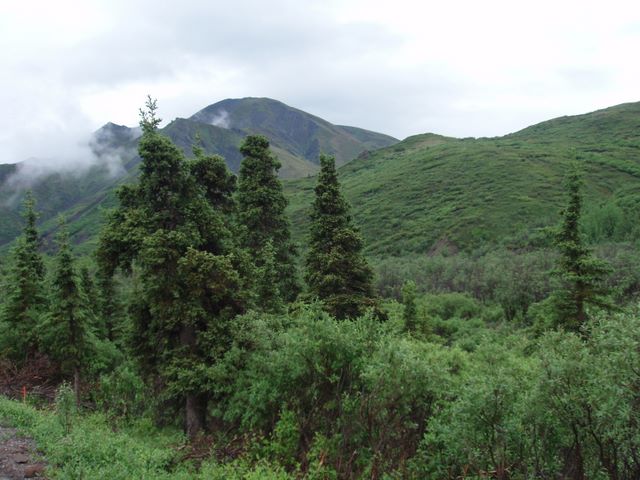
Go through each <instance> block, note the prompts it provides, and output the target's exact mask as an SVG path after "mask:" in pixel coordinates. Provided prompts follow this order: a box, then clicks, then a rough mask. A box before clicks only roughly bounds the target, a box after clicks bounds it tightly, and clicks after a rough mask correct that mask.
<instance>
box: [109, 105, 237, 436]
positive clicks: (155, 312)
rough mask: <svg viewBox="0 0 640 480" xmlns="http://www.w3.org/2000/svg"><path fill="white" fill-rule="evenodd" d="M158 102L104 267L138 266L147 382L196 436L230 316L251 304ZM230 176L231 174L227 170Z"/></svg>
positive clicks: (138, 333)
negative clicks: (166, 130) (163, 129)
mask: <svg viewBox="0 0 640 480" xmlns="http://www.w3.org/2000/svg"><path fill="white" fill-rule="evenodd" d="M155 111H156V104H155V101H152V100H151V99H149V101H148V102H147V110H146V111H143V112H142V121H141V126H142V130H143V135H142V138H141V140H140V143H139V154H140V156H141V158H142V163H141V166H140V172H141V174H140V180H139V183H138V184H137V185H133V186H127V187H124V188H122V189H121V190H120V191H119V192H118V197H119V200H120V207H119V208H118V209H117V210H116V211H115V212H114V213H113V214H112V216H111V217H110V220H109V224H108V225H107V228H106V229H105V230H104V231H103V234H102V237H101V242H100V248H99V258H100V263H101V265H102V268H103V269H104V271H105V272H113V271H114V270H115V269H116V268H117V267H121V268H122V269H123V271H125V272H128V271H131V267H132V262H134V261H135V265H136V267H137V268H138V269H139V283H140V285H139V287H138V291H137V292H136V295H135V298H134V301H135V303H134V305H132V308H131V312H132V317H133V342H134V345H133V346H134V350H135V352H136V353H137V356H138V359H139V360H140V365H141V367H142V368H143V371H144V373H145V375H146V378H147V380H148V382H149V383H150V384H152V385H155V386H156V387H158V386H159V387H158V388H159V391H158V393H159V394H160V395H161V397H162V398H164V399H165V400H167V401H174V402H177V403H178V404H179V405H181V408H182V411H183V412H184V418H185V430H186V432H187V434H188V435H189V437H190V438H193V437H194V436H196V435H197V434H198V433H199V432H200V431H201V430H202V429H203V428H204V425H205V413H206V410H207V404H208V401H209V399H210V392H209V390H208V388H207V384H208V379H207V371H208V369H209V367H210V366H211V365H212V364H214V363H215V362H216V361H217V360H218V359H219V358H220V357H221V355H222V354H223V353H224V351H225V349H226V348H227V345H228V344H229V342H230V341H229V322H230V320H231V319H232V318H233V316H234V315H235V314H237V313H238V312H241V311H242V310H243V308H244V296H243V295H244V284H243V277H242V276H241V274H240V273H239V269H240V267H241V266H240V265H238V259H239V256H238V255H237V251H236V249H235V244H234V242H233V238H232V236H231V235H230V232H229V230H228V229H227V228H226V222H225V220H224V218H223V211H224V208H223V207H222V205H220V204H219V203H217V202H215V201H212V198H213V197H212V196H211V195H210V192H219V191H223V192H224V191H225V188H226V186H225V185H215V184H214V183H213V182H212V181H207V182H205V183H206V187H207V188H202V186H201V185H198V183H197V182H196V180H195V178H194V175H193V174H192V173H191V171H190V167H189V164H188V163H187V161H186V160H185V158H184V156H183V154H182V152H181V151H180V150H179V149H178V148H177V147H176V146H175V145H173V144H172V143H171V141H170V140H169V139H168V138H167V137H164V136H162V135H160V133H159V132H158V130H157V126H158V124H159V119H158V118H157V117H156V115H155ZM222 177H224V178H228V175H226V174H225V175H222Z"/></svg>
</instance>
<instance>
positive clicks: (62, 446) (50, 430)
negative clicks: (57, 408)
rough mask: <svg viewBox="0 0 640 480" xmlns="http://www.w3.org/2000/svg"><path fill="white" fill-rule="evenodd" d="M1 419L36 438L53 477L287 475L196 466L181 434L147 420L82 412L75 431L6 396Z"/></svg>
mask: <svg viewBox="0 0 640 480" xmlns="http://www.w3.org/2000/svg"><path fill="white" fill-rule="evenodd" d="M0 421H2V422H4V423H7V424H10V425H12V426H15V427H17V428H18V429H19V430H20V431H21V432H23V433H24V434H26V435H29V436H30V437H32V438H33V439H34V440H35V441H36V444H37V446H38V448H39V450H40V451H41V452H42V453H43V454H44V457H45V459H46V461H47V462H48V464H49V468H48V470H47V476H48V478H51V479H84V478H108V479H110V480H118V479H122V480H128V479H131V478H140V479H145V480H155V479H167V480H168V479H172V480H173V479H175V480H187V479H194V480H197V479H212V480H216V479H219V480H223V479H228V480H234V479H238V480H239V479H244V480H257V479H267V480H268V479H272V480H284V479H288V478H290V477H289V476H288V475H287V474H286V473H285V472H284V471H283V470H282V469H280V468H279V467H272V466H270V465H268V464H266V463H257V464H255V465H251V464H250V462H248V461H246V460H237V461H234V462H230V463H228V464H220V463H217V462H216V461H215V460H213V459H210V460H207V461H205V462H204V463H203V464H202V465H201V468H199V469H196V467H195V465H194V464H193V463H191V462H189V461H183V457H184V449H183V448H180V447H182V446H184V445H185V441H184V438H183V436H182V435H181V434H179V433H177V432H174V431H159V430H157V429H155V428H153V427H152V426H151V425H150V424H149V423H148V422H146V421H145V420H144V419H143V420H142V421H139V422H138V424H137V425H134V426H129V427H126V428H121V429H114V428H113V426H111V425H109V423H108V422H107V421H106V419H105V417H104V416H103V415H101V414H96V413H92V414H86V415H81V416H76V417H75V418H74V420H73V426H72V429H71V431H70V432H69V433H65V430H64V428H63V426H62V423H61V422H60V421H59V420H58V417H57V415H56V413H55V412H54V411H53V410H37V409H36V408H34V407H32V406H30V405H27V404H22V403H19V402H16V401H12V400H8V399H6V398H2V397H0Z"/></svg>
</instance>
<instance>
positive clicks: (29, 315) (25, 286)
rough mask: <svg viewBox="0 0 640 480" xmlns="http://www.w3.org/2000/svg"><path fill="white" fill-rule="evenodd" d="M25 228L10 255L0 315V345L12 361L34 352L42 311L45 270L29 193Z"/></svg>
mask: <svg viewBox="0 0 640 480" xmlns="http://www.w3.org/2000/svg"><path fill="white" fill-rule="evenodd" d="M22 216H23V218H24V220H25V227H24V229H23V232H22V235H21V236H20V237H19V238H18V240H17V242H16V245H15V247H14V249H13V251H12V255H11V257H12V265H11V269H10V272H9V276H8V277H9V278H8V280H9V282H8V292H7V297H6V301H5V305H4V309H3V311H2V318H1V320H2V325H3V329H4V330H5V331H4V332H2V336H3V343H4V344H5V345H6V348H8V349H10V351H9V352H8V353H10V354H12V356H13V357H14V358H22V359H25V360H26V359H27V358H28V356H29V355H31V354H33V353H34V352H35V351H36V350H37V336H36V330H37V325H38V322H39V321H40V316H41V315H42V314H43V313H44V311H45V308H46V295H45V291H44V290H45V288H44V286H43V280H44V276H45V267H44V262H43V260H42V256H41V255H40V253H39V252H38V247H39V242H40V239H39V235H38V230H37V228H36V220H37V218H38V214H37V212H36V209H35V200H34V198H33V195H32V194H31V192H27V195H26V197H25V200H24V209H23V212H22Z"/></svg>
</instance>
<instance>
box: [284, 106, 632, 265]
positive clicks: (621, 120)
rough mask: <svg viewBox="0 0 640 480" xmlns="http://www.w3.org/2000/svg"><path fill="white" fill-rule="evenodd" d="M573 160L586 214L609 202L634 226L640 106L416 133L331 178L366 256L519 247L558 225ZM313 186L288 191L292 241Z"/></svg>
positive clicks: (303, 223)
mask: <svg viewBox="0 0 640 480" xmlns="http://www.w3.org/2000/svg"><path fill="white" fill-rule="evenodd" d="M576 158H577V159H578V161H579V162H581V163H582V164H583V165H584V170H585V182H586V188H585V208H586V210H587V213H588V212H589V211H593V210H596V209H597V208H598V207H599V206H600V205H601V204H603V203H610V204H612V205H615V207H616V209H617V210H616V211H620V212H622V214H623V215H624V216H625V218H626V219H627V223H628V224H631V225H634V224H637V223H638V219H640V103H630V104H624V105H619V106H616V107H611V108H607V109H604V110H599V111H596V112H592V113H589V114H585V115H577V116H571V117H562V118H557V119H554V120H550V121H547V122H543V123H540V124H537V125H534V126H531V127H528V128H525V129H524V130H521V131H519V132H516V133H514V134H510V135H506V136H503V137H497V138H480V139H454V138H447V137H441V136H437V135H433V134H425V135H417V136H414V137H410V138H407V139H405V140H404V141H402V142H400V143H398V144H395V145H393V146H391V147H387V148H383V149H380V150H377V151H375V152H373V153H371V154H369V155H366V158H359V159H356V160H354V161H353V162H350V163H348V164H347V165H345V166H343V167H342V168H341V169H339V175H340V181H341V182H342V185H343V190H344V193H345V196H346V197H347V199H348V200H349V201H350V203H351V205H352V214H353V217H354V219H355V220H356V223H357V224H358V225H359V226H360V227H361V230H362V234H363V236H364V238H365V244H366V246H367V252H368V253H369V254H370V255H376V256H378V255H379V256H388V255H403V254H405V253H415V252H421V253H428V252H435V251H443V250H445V251H457V250H461V249H462V250H471V249H475V248H478V247H482V246H487V245H491V244H497V243H502V244H507V245H508V246H511V247H512V248H522V247H526V246H527V245H528V244H531V243H533V242H539V241H543V239H542V238H541V237H543V236H544V235H543V232H541V231H540V230H539V229H540V228H543V227H548V226H550V225H554V224H555V223H556V222H557V221H558V219H559V212H560V210H561V208H562V206H563V205H564V203H565V197H564V190H563V187H562V180H563V175H564V173H565V171H566V169H567V166H568V164H569V163H570V162H571V161H573V160H574V159H576ZM314 182H315V179H300V180H294V181H292V182H288V183H287V184H286V191H287V193H288V195H289V198H290V207H289V213H290V215H291V218H292V222H293V228H294V231H293V235H294V238H296V239H297V240H298V241H299V242H301V243H302V244H303V245H304V239H305V235H306V229H307V225H308V223H307V222H308V213H309V208H310V203H311V198H312V195H313V186H314ZM638 233H640V230H639V231H638Z"/></svg>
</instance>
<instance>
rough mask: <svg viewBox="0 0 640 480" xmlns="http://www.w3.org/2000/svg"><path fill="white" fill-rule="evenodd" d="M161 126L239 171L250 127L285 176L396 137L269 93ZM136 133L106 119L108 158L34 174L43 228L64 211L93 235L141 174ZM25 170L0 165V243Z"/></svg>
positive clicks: (97, 140)
mask: <svg viewBox="0 0 640 480" xmlns="http://www.w3.org/2000/svg"><path fill="white" fill-rule="evenodd" d="M221 112H224V113H221ZM220 115H222V116H223V117H224V121H223V122H221V121H219V120H220V118H218V117H219V116H220ZM216 118H217V119H218V120H216ZM214 120H216V121H214ZM214 123H216V124H214ZM162 132H163V133H164V134H165V135H167V136H168V137H169V138H171V140H172V141H173V142H174V143H175V144H176V145H177V146H178V147H180V148H181V149H182V150H183V151H184V152H185V154H186V155H187V156H188V157H189V156H191V155H192V153H191V150H192V146H193V145H194V144H195V143H196V142H197V139H198V138H199V139H200V140H199V141H200V142H201V144H202V146H203V148H204V150H205V151H206V152H208V153H217V154H220V155H222V156H223V157H224V158H225V159H226V161H227V164H228V166H229V168H230V169H231V170H232V171H234V172H237V171H238V170H239V168H240V161H241V160H242V156H241V154H240V152H239V150H238V147H239V145H240V143H241V142H242V140H243V139H244V137H245V136H247V135H248V134H250V133H261V134H264V135H267V136H268V137H269V138H270V139H271V142H272V148H273V150H274V152H275V153H276V155H277V156H278V158H279V160H280V162H281V164H282V168H281V169H280V174H281V176H282V177H283V178H297V177H306V176H309V175H311V174H313V173H314V172H315V171H317V156H318V153H319V152H320V150H323V151H327V152H331V153H334V154H335V155H337V156H339V158H340V159H341V161H342V163H345V162H347V161H349V160H351V159H353V158H355V157H357V156H358V155H359V154H360V153H362V152H364V151H368V150H371V149H372V148H375V147H376V146H378V145H380V146H387V145H391V144H393V143H396V142H397V141H398V140H396V139H394V138H393V137H389V136H387V135H382V134H378V133H375V132H370V131H368V130H362V129H359V128H355V127H338V126H335V125H332V124H331V123H329V122H327V121H325V120H322V119H321V118H318V117H315V116H313V115H310V114H308V113H305V112H303V111H301V110H297V109H294V108H291V107H289V106H287V105H285V104H283V103H281V102H278V101H275V100H271V99H266V98H246V99H238V100H224V101H222V102H218V103H216V104H213V105H210V106H209V107H207V108H205V109H203V110H201V111H200V112H198V113H196V114H195V115H193V116H192V117H191V118H189V119H184V118H177V119H175V120H174V121H172V122H170V123H169V124H168V125H167V126H166V127H164V128H163V129H162ZM138 136H139V131H138V129H137V128H128V127H126V126H123V125H116V124H113V123H107V124H106V125H104V126H103V127H102V128H100V129H99V130H98V131H96V132H95V134H94V137H93V140H92V142H91V147H92V149H93V151H94V152H95V154H96V156H97V157H101V158H102V160H103V162H98V165H99V166H94V167H92V168H91V169H89V170H88V171H86V172H84V173H79V172H74V174H73V175H69V174H65V175H63V174H59V173H51V174H49V175H44V176H41V177H39V178H38V179H37V180H36V181H32V180H29V182H28V183H29V185H30V188H32V189H33V191H34V195H35V197H36V200H37V201H38V206H39V209H40V210H41V213H42V217H41V219H42V222H43V223H44V227H45V228H46V229H48V228H49V227H50V225H51V228H54V226H53V225H54V222H52V221H51V220H52V219H53V218H54V217H55V216H56V215H57V214H58V213H61V212H65V214H66V215H68V216H69V217H70V220H71V221H72V225H70V227H71V230H72V233H74V230H75V233H76V235H75V236H74V239H75V240H76V241H82V240H84V239H87V238H92V237H93V236H95V230H97V229H98V228H99V224H100V222H101V221H102V214H101V213H100V212H101V208H103V207H104V206H105V205H111V204H112V203H113V192H112V191H113V190H114V189H115V187H116V186H117V185H119V184H121V183H122V182H127V181H131V180H132V179H134V178H135V177H136V175H137V165H138V163H139V161H140V159H139V157H138V156H137V141H138V140H137V139H138ZM21 169H23V170H22V172H23V175H22V176H23V177H24V178H25V179H29V175H28V174H26V173H24V172H26V171H27V170H28V169H29V161H27V162H24V164H23V165H0V225H1V226H0V246H1V245H4V244H7V243H8V242H10V241H11V240H12V239H13V238H15V236H16V235H18V233H19V231H20V228H21V227H20V217H19V205H20V201H19V200H20V198H21V196H22V194H23V190H24V189H23V186H21V184H23V183H24V182H19V183H20V185H16V184H15V183H16V182H14V181H12V176H13V175H14V174H15V173H16V172H19V171H21ZM13 178H15V177H13ZM81 220H82V221H81ZM73 221H75V222H76V223H73Z"/></svg>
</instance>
